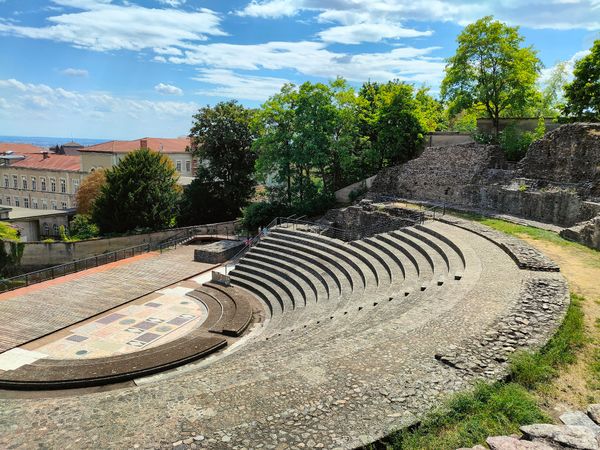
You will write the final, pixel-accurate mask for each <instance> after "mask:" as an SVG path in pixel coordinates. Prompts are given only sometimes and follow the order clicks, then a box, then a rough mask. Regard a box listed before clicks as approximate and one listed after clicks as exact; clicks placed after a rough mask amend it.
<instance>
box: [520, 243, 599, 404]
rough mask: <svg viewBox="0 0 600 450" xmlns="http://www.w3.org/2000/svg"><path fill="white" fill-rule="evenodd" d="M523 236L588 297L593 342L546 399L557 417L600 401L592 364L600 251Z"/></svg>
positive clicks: (595, 352) (587, 315) (596, 347)
mask: <svg viewBox="0 0 600 450" xmlns="http://www.w3.org/2000/svg"><path fill="white" fill-rule="evenodd" d="M519 237H520V238H521V239H523V240H525V241H527V242H528V243H529V244H531V245H532V246H534V247H536V248H538V249H539V250H541V251H542V252H543V253H545V254H546V255H548V256H549V257H551V258H552V259H554V261H556V262H557V263H558V264H559V265H560V267H561V271H562V273H563V275H564V276H565V278H566V279H567V281H568V282H569V287H570V289H571V292H574V293H576V294H580V295H583V296H584V297H585V299H586V300H585V301H584V302H583V304H582V308H583V311H584V314H585V319H584V320H585V327H586V334H587V335H588V336H589V338H590V342H589V343H588V344H586V346H585V348H584V349H583V351H582V354H581V357H580V358H578V359H577V362H576V363H574V364H572V365H570V366H569V367H567V368H566V369H564V370H561V372H560V375H559V376H558V378H556V380H555V381H554V382H553V383H552V385H551V386H549V387H548V389H547V392H545V394H544V395H543V399H542V400H543V402H544V403H545V406H546V407H547V408H548V412H549V413H551V414H552V415H553V416H556V415H558V414H560V413H562V412H564V411H566V410H569V409H573V408H574V407H579V408H581V407H585V406H586V405H587V404H589V403H598V402H600V379H598V374H594V373H593V372H592V370H591V367H592V366H593V365H594V362H596V364H598V361H597V359H598V352H600V328H599V327H598V323H600V252H594V251H592V250H588V249H586V248H582V247H579V246H575V245H560V244H556V243H553V242H548V241H544V240H540V239H533V238H531V237H530V236H527V235H520V236H519Z"/></svg>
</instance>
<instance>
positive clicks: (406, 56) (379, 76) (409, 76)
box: [155, 41, 445, 85]
mask: <svg viewBox="0 0 600 450" xmlns="http://www.w3.org/2000/svg"><path fill="white" fill-rule="evenodd" d="M435 50H438V47H427V48H414V47H397V48H394V49H393V50H391V51H388V52H383V53H358V54H349V53H337V52H333V51H330V50H328V49H327V48H326V44H324V43H322V42H310V41H300V42H268V43H265V44H254V45H236V44H208V45H203V46H200V47H197V48H196V49H193V50H186V51H185V52H184V55H183V56H173V57H170V58H165V60H166V61H169V62H171V63H175V64H191V65H199V66H209V67H211V68H213V69H228V70H233V69H235V70H260V69H266V70H283V69H285V70H294V71H296V72H298V73H301V74H303V75H308V76H318V77H325V78H335V77H336V76H338V75H339V76H342V77H344V78H346V79H348V80H352V81H364V80H367V79H372V80H377V81H387V80H390V79H394V78H398V79H401V80H405V81H411V82H416V83H428V84H434V85H435V84H438V83H439V81H440V79H441V77H442V76H443V69H444V66H445V63H444V61H443V60H442V59H441V58H435V57H432V56H431V53H432V52H434V51H435ZM155 59H156V58H155Z"/></svg>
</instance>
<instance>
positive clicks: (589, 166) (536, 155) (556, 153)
mask: <svg viewBox="0 0 600 450" xmlns="http://www.w3.org/2000/svg"><path fill="white" fill-rule="evenodd" d="M517 172H518V175H519V176H520V177H523V178H532V179H538V180H545V181H549V182H554V183H570V184H572V185H573V188H575V189H578V190H579V192H580V193H581V194H582V195H590V196H592V197H595V196H600V124H598V123H574V124H569V125H563V126H561V127H560V128H558V129H556V130H554V131H553V132H551V133H548V134H547V135H545V136H544V137H543V138H542V139H540V140H539V141H536V142H534V143H533V144H531V146H530V147H529V150H528V151H527V154H526V155H525V157H524V158H523V159H522V160H521V161H520V162H519V165H518V169H517ZM588 190H589V191H588ZM586 191H587V192H586Z"/></svg>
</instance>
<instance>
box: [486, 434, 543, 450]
mask: <svg viewBox="0 0 600 450" xmlns="http://www.w3.org/2000/svg"><path fill="white" fill-rule="evenodd" d="M485 442H486V443H487V445H488V446H489V447H490V449H491V450H554V448H553V447H551V446H549V445H547V444H545V443H543V442H533V441H523V440H520V439H517V438H515V437H513V436H494V437H489V438H487V439H486V441H485Z"/></svg>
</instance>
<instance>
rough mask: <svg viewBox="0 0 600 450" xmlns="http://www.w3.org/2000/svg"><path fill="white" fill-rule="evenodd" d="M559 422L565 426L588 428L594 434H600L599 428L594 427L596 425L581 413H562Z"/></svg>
mask: <svg viewBox="0 0 600 450" xmlns="http://www.w3.org/2000/svg"><path fill="white" fill-rule="evenodd" d="M560 421H561V422H562V423H564V424H565V425H579V426H582V427H586V428H589V429H590V430H592V431H593V432H594V433H595V434H599V433H600V426H598V425H596V423H595V422H594V421H593V420H592V419H590V418H589V417H588V416H587V414H585V413H582V412H581V411H572V412H567V413H564V414H563V415H561V416H560Z"/></svg>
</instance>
